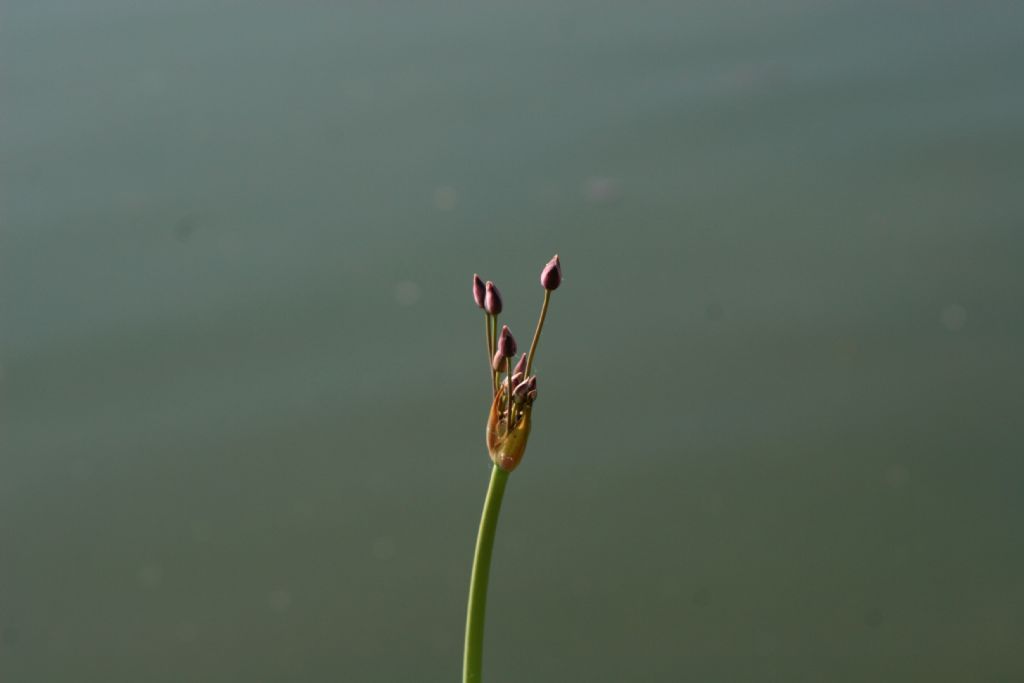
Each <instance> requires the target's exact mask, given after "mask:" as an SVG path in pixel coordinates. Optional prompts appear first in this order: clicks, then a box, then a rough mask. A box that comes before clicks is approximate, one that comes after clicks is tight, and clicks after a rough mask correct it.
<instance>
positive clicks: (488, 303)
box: [484, 280, 501, 315]
mask: <svg viewBox="0 0 1024 683" xmlns="http://www.w3.org/2000/svg"><path fill="white" fill-rule="evenodd" d="M484 310H485V311H487V312H488V313H490V314H491V315H498V314H499V313H501V292H499V291H498V288H497V287H495V286H494V283H493V282H491V281H490V280H488V281H487V284H486V285H484Z"/></svg>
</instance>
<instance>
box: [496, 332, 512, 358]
mask: <svg viewBox="0 0 1024 683" xmlns="http://www.w3.org/2000/svg"><path fill="white" fill-rule="evenodd" d="M498 353H500V354H501V355H503V356H505V358H511V357H512V356H514V355H516V340H515V337H513V336H512V332H510V331H509V329H508V325H502V326H501V335H500V336H499V337H498Z"/></svg>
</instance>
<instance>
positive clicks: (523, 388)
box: [512, 381, 530, 403]
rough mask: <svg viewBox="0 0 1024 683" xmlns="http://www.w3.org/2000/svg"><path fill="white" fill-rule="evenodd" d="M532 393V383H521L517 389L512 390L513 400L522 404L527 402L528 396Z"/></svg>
mask: <svg viewBox="0 0 1024 683" xmlns="http://www.w3.org/2000/svg"><path fill="white" fill-rule="evenodd" d="M528 393H530V382H529V381H526V382H520V383H519V384H517V385H516V388H515V389H513V390H512V400H513V401H515V402H516V403H522V402H523V401H525V400H526V395H527V394H528Z"/></svg>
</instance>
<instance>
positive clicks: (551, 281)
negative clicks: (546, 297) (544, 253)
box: [540, 254, 562, 292]
mask: <svg viewBox="0 0 1024 683" xmlns="http://www.w3.org/2000/svg"><path fill="white" fill-rule="evenodd" d="M540 284H541V286H542V287H543V288H544V289H546V290H548V291H549V292H553V291H555V290H556V289H558V285H560V284H562V262H561V261H559V260H558V254H555V256H554V258H552V259H551V260H550V261H548V262H547V265H545V266H544V270H542V271H541V272H540Z"/></svg>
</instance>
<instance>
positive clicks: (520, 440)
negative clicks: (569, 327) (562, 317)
mask: <svg viewBox="0 0 1024 683" xmlns="http://www.w3.org/2000/svg"><path fill="white" fill-rule="evenodd" d="M540 284H541V286H542V287H543V288H544V305H543V307H542V308H541V314H540V319H539V320H538V322H537V329H536V331H535V332H534V335H533V342H532V343H531V344H530V350H529V352H528V353H524V354H522V356H521V357H520V358H519V362H518V363H516V365H515V367H513V366H512V359H513V358H514V357H515V355H516V351H517V349H518V347H517V344H516V340H515V337H513V336H512V331H511V330H510V329H509V327H508V325H503V326H502V328H501V333H500V334H499V333H498V316H499V315H500V314H501V310H502V301H501V293H500V292H499V291H498V288H497V287H496V286H495V285H494V283H493V282H490V281H487V282H484V281H483V280H481V279H480V276H479V275H476V274H474V275H473V301H474V302H475V303H476V305H477V306H478V307H479V308H482V309H483V311H484V315H485V319H486V323H487V355H488V357H489V358H490V360H491V363H490V364H491V367H490V380H491V388H492V393H493V397H492V401H491V410H490V413H489V415H488V418H487V450H488V453H490V456H491V460H492V461H494V464H495V465H497V466H498V467H500V468H501V469H503V470H505V471H506V472H511V471H512V470H513V469H515V468H516V466H517V465H518V464H519V462H520V461H521V460H522V457H523V453H524V452H525V451H526V443H527V440H528V439H529V436H530V425H531V420H532V417H533V403H534V401H536V400H537V376H536V375H532V374H530V370H531V368H532V366H533V358H534V354H535V352H536V350H537V341H538V339H539V338H540V333H541V330H542V329H543V326H544V319H545V317H546V315H547V310H548V303H549V302H550V297H551V293H552V292H553V291H554V290H556V289H558V287H559V285H561V284H562V264H561V262H560V261H559V259H558V256H557V255H555V257H554V258H552V259H551V260H550V261H548V263H547V264H546V265H545V266H544V268H543V269H542V270H541V274H540ZM502 374H504V377H502Z"/></svg>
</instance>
